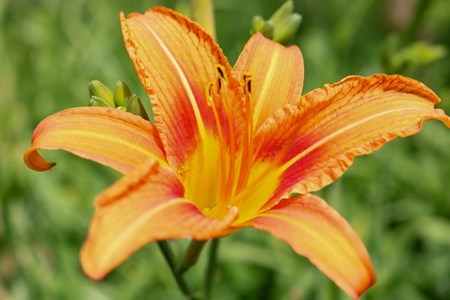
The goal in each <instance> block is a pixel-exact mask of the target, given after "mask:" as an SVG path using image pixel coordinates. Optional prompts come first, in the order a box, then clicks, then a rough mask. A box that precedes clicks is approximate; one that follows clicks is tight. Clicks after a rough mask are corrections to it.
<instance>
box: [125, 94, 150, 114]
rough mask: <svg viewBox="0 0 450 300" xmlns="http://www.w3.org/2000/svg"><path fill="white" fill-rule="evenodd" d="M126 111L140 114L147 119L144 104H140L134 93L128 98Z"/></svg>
mask: <svg viewBox="0 0 450 300" xmlns="http://www.w3.org/2000/svg"><path fill="white" fill-rule="evenodd" d="M127 111H128V112H130V113H132V114H134V115H137V116H141V117H142V118H144V119H146V120H149V117H148V115H147V112H146V111H145V107H144V105H143V104H142V102H141V100H140V99H139V97H138V96H136V95H135V94H133V95H132V96H131V97H130V98H128V105H127Z"/></svg>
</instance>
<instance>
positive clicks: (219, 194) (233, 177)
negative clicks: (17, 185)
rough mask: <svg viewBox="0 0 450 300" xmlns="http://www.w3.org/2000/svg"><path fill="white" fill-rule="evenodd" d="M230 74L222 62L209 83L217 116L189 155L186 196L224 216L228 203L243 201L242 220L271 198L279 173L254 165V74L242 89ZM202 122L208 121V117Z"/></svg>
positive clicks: (209, 99) (205, 209) (206, 210)
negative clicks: (230, 85)
mask: <svg viewBox="0 0 450 300" xmlns="http://www.w3.org/2000/svg"><path fill="white" fill-rule="evenodd" d="M225 74H226V72H225V70H224V68H223V67H222V66H217V76H216V77H217V79H216V81H215V82H214V83H210V84H209V85H208V86H207V87H206V92H205V95H206V99H207V104H208V107H209V108H210V109H211V113H212V115H213V118H214V121H213V126H212V128H209V127H208V126H207V127H208V129H205V128H203V134H202V135H201V136H200V140H199V143H198V146H197V148H196V150H195V151H194V152H193V153H192V154H191V156H190V157H189V159H188V160H187V164H186V173H185V174H186V176H185V178H184V185H185V188H186V194H185V197H186V198H187V199H189V200H191V201H192V202H193V203H195V205H196V206H197V207H198V208H199V209H200V210H201V211H202V213H203V214H204V215H206V216H210V217H216V218H220V217H223V216H224V215H225V214H226V212H227V208H228V206H230V205H232V206H237V207H238V208H239V215H240V217H239V220H241V221H242V220H244V219H245V220H246V219H249V218H250V217H251V216H253V215H255V214H256V213H257V212H258V210H259V209H260V208H261V206H262V203H264V201H266V200H268V199H269V198H270V196H271V195H272V194H273V192H274V190H275V188H276V186H277V184H276V183H277V178H275V177H274V175H271V172H270V166H269V165H268V164H267V165H266V164H258V165H257V166H253V160H254V156H253V136H254V133H253V111H252V109H253V107H254V103H252V101H253V100H252V95H251V80H252V77H251V75H250V74H245V75H244V77H243V81H242V89H243V91H244V93H243V94H242V93H241V92H239V89H233V88H232V87H231V88H230V87H229V84H234V82H231V83H230V82H229V79H228V78H226V75H225ZM197 123H198V124H202V126H203V124H205V123H206V122H205V121H204V120H197ZM205 125H206V124H205ZM250 171H251V172H250Z"/></svg>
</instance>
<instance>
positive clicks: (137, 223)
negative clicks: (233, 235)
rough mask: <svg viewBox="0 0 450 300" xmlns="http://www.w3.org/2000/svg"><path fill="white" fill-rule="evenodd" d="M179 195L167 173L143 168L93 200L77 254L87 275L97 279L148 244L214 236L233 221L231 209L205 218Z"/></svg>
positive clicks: (180, 188)
mask: <svg viewBox="0 0 450 300" xmlns="http://www.w3.org/2000/svg"><path fill="white" fill-rule="evenodd" d="M183 194H184V190H183V186H182V184H181V183H180V181H179V180H178V178H177V176H176V175H175V174H174V173H173V172H172V171H170V170H169V169H167V168H164V167H161V166H160V165H159V164H158V163H147V164H144V165H143V166H142V167H139V168H138V169H136V171H135V172H133V173H131V174H129V175H127V176H124V177H123V178H122V179H120V180H119V181H118V182H116V183H115V184H114V185H113V186H112V187H110V188H109V189H108V190H106V191H105V192H103V193H102V194H101V195H100V196H98V198H97V199H96V212H95V215H94V218H93V220H92V223H91V226H90V229H89V236H88V239H87V240H86V242H85V244H84V246H83V249H82V252H81V263H82V266H83V269H84V271H85V272H86V274H88V275H89V276H90V277H91V278H93V279H97V280H98V279H101V278H102V277H104V276H105V275H106V274H107V273H108V272H109V271H111V270H112V269H113V268H115V267H116V266H117V265H119V264H120V263H121V262H122V261H124V260H125V259H126V258H127V257H128V256H130V255H131V254H132V253H133V252H135V251H137V250H138V249H139V248H141V247H142V246H143V245H145V244H146V243H149V242H151V241H156V240H164V239H173V238H188V237H189V238H193V239H196V240H208V239H210V238H213V237H216V236H219V235H220V233H221V232H223V230H225V229H226V228H227V227H228V226H229V224H230V223H231V222H233V220H234V219H235V218H236V215H237V209H236V208H230V209H229V211H228V214H227V215H226V216H225V217H224V218H223V219H212V218H207V217H205V216H203V215H202V214H201V213H200V212H199V210H198V209H197V208H196V207H195V206H194V205H193V204H192V203H191V202H189V201H188V200H186V199H183V198H182V197H183Z"/></svg>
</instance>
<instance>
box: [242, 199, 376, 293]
mask: <svg viewBox="0 0 450 300" xmlns="http://www.w3.org/2000/svg"><path fill="white" fill-rule="evenodd" d="M250 223H251V225H252V226H253V227H255V228H257V229H261V230H264V231H267V232H269V233H271V234H272V235H274V236H276V237H277V238H279V239H282V240H284V241H285V242H287V243H288V244H289V245H290V246H291V247H292V248H293V249H294V251H295V252H297V253H298V254H300V255H303V256H306V257H307V258H308V259H309V260H310V261H311V262H312V263H313V264H315V265H316V266H317V267H318V268H319V269H320V270H321V271H322V272H323V273H324V274H326V275H327V276H328V277H329V278H330V279H332V280H333V281H334V282H335V283H336V284H337V285H338V286H339V287H340V288H341V289H342V290H344V291H345V292H346V293H347V294H348V295H350V296H351V297H353V298H354V299H358V297H359V296H360V295H361V294H362V293H363V292H364V291H365V290H366V289H368V288H369V287H370V286H372V285H373V284H374V283H375V280H376V279H375V272H374V269H373V266H372V263H371V261H370V258H369V256H368V254H367V251H366V249H365V247H364V245H363V244H362V242H361V240H360V239H359V237H358V236H357V234H356V233H355V232H354V231H353V229H352V228H351V226H350V225H349V224H348V223H347V222H346V221H345V219H344V218H342V217H341V216H340V215H339V214H338V213H337V212H336V211H335V210H334V209H333V208H332V207H330V206H329V205H327V204H326V202H325V201H323V200H322V199H321V198H319V197H316V196H313V195H311V194H307V195H301V196H297V197H294V198H291V199H286V200H283V201H281V202H280V203H279V204H278V205H276V206H274V207H272V208H271V209H270V210H269V211H266V212H264V213H262V214H261V215H260V216H259V217H257V218H255V219H254V220H252V221H251V222H250Z"/></svg>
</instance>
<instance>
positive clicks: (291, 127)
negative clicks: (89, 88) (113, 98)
mask: <svg viewBox="0 0 450 300" xmlns="http://www.w3.org/2000/svg"><path fill="white" fill-rule="evenodd" d="M121 24H122V31H123V35H124V39H125V45H126V49H127V51H128V53H129V55H130V57H131V59H132V61H133V63H134V66H135V68H136V70H137V73H138V75H139V77H140V79H141V81H142V84H143V86H144V88H145V89H146V91H147V93H148V94H149V96H150V100H151V103H152V106H153V110H154V115H155V124H151V123H150V122H148V121H146V120H144V119H142V118H140V117H138V116H135V115H132V114H130V113H126V112H123V111H120V110H114V109H110V108H95V107H89V108H73V109H68V110H64V111H62V112H59V113H56V114H54V115H51V116H49V117H47V118H46V119H45V120H43V121H42V122H41V123H40V124H39V125H38V126H37V128H36V130H35V132H34V134H33V138H32V146H31V147H30V148H29V149H28V151H27V152H26V153H25V156H24V159H25V162H26V164H27V165H28V166H29V167H30V168H32V169H34V170H38V171H43V170H48V169H50V168H51V167H53V166H54V164H53V163H49V162H47V161H46V160H45V159H43V158H42V157H41V156H40V155H39V154H38V152H37V150H38V149H51V150H56V149H63V150H66V151H69V152H71V153H74V154H76V155H78V156H81V157H83V158H86V159H90V160H94V161H96V162H99V163H101V164H104V165H107V166H109V167H112V168H114V169H116V170H117V171H119V172H121V173H123V174H124V176H123V177H122V178H121V179H120V180H118V181H117V182H116V183H115V184H114V185H113V186H111V187H110V188H108V189H107V190H106V191H104V192H103V193H102V194H100V195H99V196H98V197H97V199H96V200H95V214H94V217H93V220H92V223H91V226H90V230H89V235H88V238H87V240H86V242H85V244H84V246H83V248H82V251H81V263H82V266H83V269H84V271H85V272H86V274H88V275H89V276H90V277H91V278H93V279H101V278H102V277H104V276H105V275H106V274H107V273H108V272H109V271H111V270H112V269H113V268H115V267H116V266H117V265H119V264H120V263H121V262H123V261H124V260H125V259H126V258H127V257H128V256H130V255H131V254H132V253H133V252H135V251H137V250H138V249H139V248H141V247H142V246H143V245H145V244H147V243H149V242H152V241H157V240H165V239H174V238H192V239H195V240H199V241H202V240H209V239H213V238H217V237H223V236H226V235H229V234H231V233H233V232H235V231H236V230H239V229H240V228H243V227H254V228H256V229H260V230H264V231H267V232H269V233H271V234H272V235H273V236H275V237H277V238H280V239H282V240H284V241H285V242H287V243H288V244H289V245H290V246H291V247H292V248H293V249H294V251H295V252H297V253H298V254H300V255H304V256H306V257H307V258H308V259H310V261H311V262H312V263H314V264H315V265H316V266H317V267H318V268H319V269H320V270H321V271H322V272H323V273H325V274H326V275H327V276H328V277H329V278H331V279H332V280H333V281H334V282H335V283H336V284H337V285H338V286H339V287H340V288H341V289H343V290H344V291H345V292H346V293H347V294H348V295H350V296H351V297H353V298H354V299H357V298H358V297H359V296H360V295H361V294H362V293H363V292H364V291H365V290H366V289H367V288H369V287H370V286H371V285H372V284H373V283H374V282H375V273H374V269H373V266H372V263H371V261H370V258H369V256H368V254H367V251H366V249H365V247H364V245H363V244H362V242H361V241H360V239H359V238H358V236H357V234H356V233H355V232H354V231H353V229H352V228H351V227H350V225H349V224H348V223H347V222H346V221H345V220H344V219H343V218H342V217H341V216H340V215H339V214H338V213H337V212H336V211H335V210H334V209H333V208H331V207H330V206H329V205H327V203H326V202H325V201H324V200H322V199H320V198H319V197H317V196H314V195H312V194H310V192H314V191H317V190H319V189H321V188H323V187H324V186H326V185H328V184H330V183H332V182H333V181H334V180H336V179H337V178H338V177H340V176H341V175H342V173H343V172H344V171H345V170H346V169H347V168H348V167H349V166H350V165H351V164H352V163H353V160H354V158H355V157H356V156H359V155H364V154H369V153H371V152H373V151H374V150H376V149H378V148H380V147H381V146H382V145H383V144H385V143H386V142H388V141H390V140H393V139H395V138H397V137H405V136H409V135H412V134H415V133H417V132H418V131H419V130H420V127H421V124H422V122H423V121H425V120H430V119H438V120H441V121H443V122H444V123H445V124H446V125H447V127H450V118H449V117H448V116H446V115H445V113H444V112H443V111H442V110H440V109H435V108H434V105H435V104H436V103H438V102H439V101H440V100H439V98H438V97H437V96H436V95H435V94H434V93H433V92H432V91H431V90H430V89H428V88H427V87H426V86H425V85H423V84H422V83H420V82H417V81H415V80H412V79H409V78H405V77H402V76H399V75H392V76H387V75H383V74H377V75H373V76H369V77H359V76H350V77H347V78H345V79H343V80H342V81H340V82H338V83H335V84H331V85H325V86H324V87H323V88H321V89H316V90H313V91H311V92H309V93H307V94H306V95H304V96H301V93H302V86H303V58H302V55H301V52H300V50H299V49H298V48H297V47H295V46H291V47H288V48H286V47H284V46H281V45H279V44H277V43H275V42H273V41H271V40H268V39H266V38H264V37H263V36H262V35H261V34H255V35H253V36H252V37H251V39H250V40H249V41H248V43H247V44H246V46H245V48H244V51H243V52H242V54H241V55H240V57H239V59H238V61H237V62H236V64H235V66H234V68H231V67H230V65H229V63H228V61H227V59H226V57H225V56H224V55H223V53H222V51H221V49H220V48H219V46H218V45H217V44H216V42H215V41H214V40H213V39H212V38H211V37H210V36H209V35H208V34H207V33H206V32H205V31H204V30H203V29H202V28H200V27H199V26H198V25H197V24H195V23H193V22H192V21H190V20H188V19H187V18H185V17H184V16H182V15H180V14H178V13H175V12H173V11H171V10H169V9H166V8H162V7H157V8H153V9H151V10H149V11H147V12H146V13H145V14H144V15H141V14H138V13H133V14H130V15H129V16H128V17H125V16H124V15H123V14H121ZM293 193H298V194H299V195H298V196H295V197H291V195H292V194H293Z"/></svg>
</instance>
